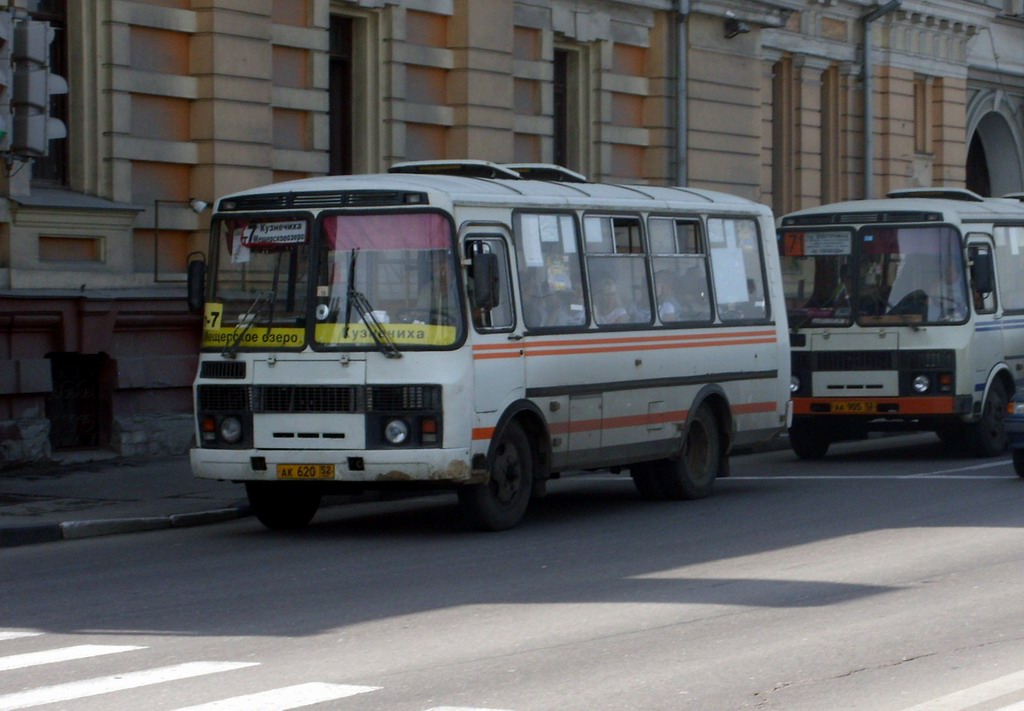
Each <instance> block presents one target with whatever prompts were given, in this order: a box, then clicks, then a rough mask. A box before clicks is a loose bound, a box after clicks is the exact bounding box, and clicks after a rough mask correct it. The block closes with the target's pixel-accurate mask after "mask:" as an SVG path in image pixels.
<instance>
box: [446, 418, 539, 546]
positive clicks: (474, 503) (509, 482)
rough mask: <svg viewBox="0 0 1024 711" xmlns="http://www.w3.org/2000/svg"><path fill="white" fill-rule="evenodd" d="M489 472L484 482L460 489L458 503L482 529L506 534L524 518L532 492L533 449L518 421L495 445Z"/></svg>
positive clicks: (506, 428)
mask: <svg viewBox="0 0 1024 711" xmlns="http://www.w3.org/2000/svg"><path fill="white" fill-rule="evenodd" d="M487 470H488V472H489V474H490V476H489V477H488V480H487V481H486V482H485V483H483V484H471V485H468V486H460V487H459V489H458V493H459V504H460V506H461V507H462V511H463V513H464V514H465V515H466V517H467V518H468V519H469V520H470V521H471V522H472V523H473V525H474V526H476V527H477V528H479V529H480V530H483V531H504V530H506V529H509V528H512V527H514V526H515V525H516V524H518V523H519V521H520V519H522V518H523V514H525V513H526V507H527V505H528V504H529V503H530V494H531V492H532V491H533V450H532V449H531V447H530V441H529V439H527V437H526V433H525V432H523V429H522V427H520V426H519V425H518V424H516V423H515V422H510V423H509V424H508V425H507V426H506V427H505V429H504V430H503V431H502V433H501V434H500V435H499V438H498V439H497V440H496V441H495V442H494V444H493V445H492V447H491V453H490V455H489V456H488V467H487Z"/></svg>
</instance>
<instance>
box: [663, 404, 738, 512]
mask: <svg viewBox="0 0 1024 711" xmlns="http://www.w3.org/2000/svg"><path fill="white" fill-rule="evenodd" d="M721 459H722V451H721V447H720V436H719V432H718V421H717V420H716V419H715V416H714V414H713V413H712V412H711V409H710V408H709V407H708V406H707V405H701V406H700V407H698V408H697V412H696V413H695V414H694V416H693V419H691V420H690V424H689V426H688V427H687V428H686V434H685V435H684V437H683V450H682V452H680V454H679V457H678V458H677V459H672V460H669V461H668V462H667V466H666V467H664V468H662V469H661V471H660V474H659V477H658V479H659V484H660V485H661V487H660V488H661V491H662V492H663V493H664V495H665V498H668V499H672V500H673V501H679V500H683V499H702V498H704V497H705V496H707V495H708V494H710V493H711V490H712V489H713V488H714V486H715V477H717V476H718V469H719V466H720V464H721Z"/></svg>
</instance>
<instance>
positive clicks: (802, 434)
mask: <svg viewBox="0 0 1024 711" xmlns="http://www.w3.org/2000/svg"><path fill="white" fill-rule="evenodd" d="M824 429H825V426H824V423H817V424H816V423H814V422H813V421H811V422H806V421H804V420H793V426H792V427H790V428H789V446H790V447H792V448H793V451H794V452H795V453H796V456H798V457H800V458H801V459H821V458H822V457H824V456H825V453H826V452H828V448H829V445H831V444H832V440H831V439H830V437H829V436H828V434H827V433H826V432H824Z"/></svg>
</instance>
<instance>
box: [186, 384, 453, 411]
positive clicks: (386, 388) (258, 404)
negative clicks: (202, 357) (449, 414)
mask: <svg viewBox="0 0 1024 711" xmlns="http://www.w3.org/2000/svg"><path fill="white" fill-rule="evenodd" d="M198 393H199V409H200V410H201V411H204V412H211V411H239V410H251V411H252V412H257V413H289V412H296V413H300V412H307V413H308V412H312V413H329V412H346V413H358V412H363V413H370V412H392V413H400V412H429V411H438V410H440V409H441V387H440V386H438V385H370V386H366V387H362V386H323V385H258V386H253V387H252V388H251V391H250V388H248V387H247V386H242V385H201V386H199V389H198ZM250 393H251V394H250Z"/></svg>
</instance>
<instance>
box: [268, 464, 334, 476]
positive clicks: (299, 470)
mask: <svg viewBox="0 0 1024 711" xmlns="http://www.w3.org/2000/svg"><path fill="white" fill-rule="evenodd" d="M277 478H278V479H333V478H334V465H333V464H278V465H277Z"/></svg>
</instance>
